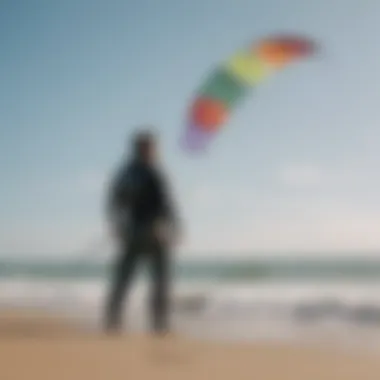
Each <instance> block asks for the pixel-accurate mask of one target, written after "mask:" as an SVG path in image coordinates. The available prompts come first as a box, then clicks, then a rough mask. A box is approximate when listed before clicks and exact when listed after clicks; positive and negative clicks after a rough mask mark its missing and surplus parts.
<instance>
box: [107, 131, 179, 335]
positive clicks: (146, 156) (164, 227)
mask: <svg viewBox="0 0 380 380" xmlns="http://www.w3.org/2000/svg"><path fill="white" fill-rule="evenodd" d="M132 150H133V153H132V157H131V159H130V160H128V161H126V162H125V163H124V164H123V166H122V168H121V170H120V171H119V173H118V175H117V176H116V179H115V181H114V183H113V184H112V185H111V189H110V194H109V200H108V215H109V220H110V223H111V228H112V231H113V234H114V237H116V240H117V242H118V245H119V254H118V257H117V260H116V263H115V267H114V269H113V274H112V283H111V289H110V293H109V296H108V299H107V303H106V329H107V331H117V330H118V329H119V328H120V327H121V325H122V323H121V322H122V308H123V303H124V302H123V301H124V298H125V297H127V296H128V293H129V291H130V285H131V281H132V277H133V275H134V274H135V270H136V267H137V264H138V263H139V262H140V261H142V259H144V258H145V259H147V261H148V263H149V265H150V269H151V280H152V290H151V301H150V317H151V326H152V329H153V331H154V332H156V333H164V332H166V331H168V329H169V320H168V319H169V294H168V293H169V289H168V286H169V280H170V262H171V258H170V252H169V248H170V243H171V240H172V239H171V238H172V237H173V232H174V231H175V229H176V227H177V222H176V215H175V211H174V208H173V203H172V199H171V198H170V196H169V192H168V188H167V186H168V184H167V183H166V181H165V179H164V178H163V176H162V174H161V173H160V171H159V168H158V165H157V156H156V153H157V152H156V139H155V136H154V135H153V134H151V133H149V132H141V133H138V134H137V135H136V136H135V137H134V139H133V143H132ZM169 232H171V234H170V233H169ZM170 235H172V236H170Z"/></svg>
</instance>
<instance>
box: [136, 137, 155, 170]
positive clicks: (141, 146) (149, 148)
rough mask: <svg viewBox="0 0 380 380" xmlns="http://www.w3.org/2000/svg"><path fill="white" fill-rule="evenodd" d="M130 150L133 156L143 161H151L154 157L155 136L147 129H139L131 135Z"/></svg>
mask: <svg viewBox="0 0 380 380" xmlns="http://www.w3.org/2000/svg"><path fill="white" fill-rule="evenodd" d="M132 150H133V156H134V158H136V159H138V160H141V161H144V162H149V163H151V162H153V161H155V159H156V154H157V152H156V150H157V138H156V136H155V134H154V133H153V132H151V131H149V130H144V131H139V132H137V133H136V134H135V135H134V136H133V141H132Z"/></svg>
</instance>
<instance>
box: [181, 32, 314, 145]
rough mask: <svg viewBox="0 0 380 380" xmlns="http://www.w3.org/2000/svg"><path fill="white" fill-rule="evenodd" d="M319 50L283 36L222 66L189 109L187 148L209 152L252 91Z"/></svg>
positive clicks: (259, 44) (299, 39) (255, 46)
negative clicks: (232, 115)
mask: <svg viewBox="0 0 380 380" xmlns="http://www.w3.org/2000/svg"><path fill="white" fill-rule="evenodd" d="M316 49H317V48H316V44H315V42H314V41H311V40H310V39H308V38H305V37H300V36H286V35H279V36H274V37H269V38H265V39H262V40H260V41H258V42H257V43H254V44H252V45H251V46H249V47H248V48H247V49H245V50H242V51H239V52H238V53H237V54H235V55H233V56H232V57H230V58H228V59H227V61H225V62H223V63H221V64H220V65H219V66H218V67H216V68H215V69H214V70H213V71H212V72H211V74H210V75H209V76H208V78H206V80H205V82H204V83H203V84H202V85H201V87H200V89H199V90H198V92H197V93H196V95H195V98H194V100H193V102H192V104H191V105H190V107H189V112H188V118H187V122H186V128H185V135H184V143H185V146H186V148H188V149H189V150H190V151H197V152H199V151H201V150H203V149H205V148H206V147H207V146H208V144H209V143H210V142H211V140H212V139H213V137H214V136H215V135H216V134H217V133H218V132H219V131H220V130H221V128H222V127H223V126H224V125H225V124H226V123H227V121H228V119H229V117H230V114H231V112H232V111H233V110H234V109H235V108H236V107H237V106H238V105H239V103H240V102H241V101H242V99H243V98H244V97H245V96H247V94H248V93H249V92H250V90H252V88H254V87H255V86H256V85H258V84H260V83H261V82H263V81H264V80H265V79H266V78H267V77H268V76H270V75H272V74H273V73H274V72H275V71H278V70H280V69H282V68H284V67H285V66H287V65H289V64H291V63H293V62H296V61H298V60H300V59H305V58H307V57H309V56H311V55H312V54H313V53H314V52H315V51H316Z"/></svg>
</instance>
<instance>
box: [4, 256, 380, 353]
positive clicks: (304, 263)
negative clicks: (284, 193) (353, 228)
mask: <svg viewBox="0 0 380 380" xmlns="http://www.w3.org/2000/svg"><path fill="white" fill-rule="evenodd" d="M314 257H316V256H314ZM108 269H109V267H108V265H107V264H105V263H102V262H99V261H96V260H91V259H89V258H85V259H82V260H78V259H75V260H74V259H70V260H66V261H63V260H60V261H57V260H55V261H54V260H47V259H39V260H37V259H34V260H29V261H26V260H23V261H16V260H9V259H4V258H3V259H0V307H17V308H24V307H25V308H31V307H32V308H37V309H42V310H46V311H48V312H54V313H60V314H64V315H66V316H67V317H71V318H73V319H74V320H75V321H77V322H78V323H83V325H86V326H88V327H89V328H94V329H99V328H100V327H101V323H102V307H103V302H104V298H105V294H106V293H105V292H106V291H107V286H108V281H107V280H108V273H109V271H108ZM144 270H146V268H144V269H143V270H142V273H141V275H140V276H139V277H138V279H137V281H136V285H135V286H134V288H133V291H132V294H131V297H130V302H129V308H128V310H126V313H125V314H126V315H125V318H126V320H128V323H127V326H128V328H129V329H133V330H136V331H139V330H143V329H145V328H147V321H146V318H145V312H144V311H145V307H146V298H147V296H148V294H147V293H148V292H149V282H148V281H147V277H146V273H144ZM173 273H174V287H173V294H172V320H173V324H174V327H175V329H176V330H177V331H179V332H180V333H181V334H185V335H189V336H192V337H199V338H203V339H204V338H210V339H228V340H234V339H235V340H249V341H254V340H302V341H307V342H315V343H317V342H326V341H330V342H331V344H335V343H336V344H339V345H342V344H343V345H344V346H345V347H358V346H360V347H362V348H363V347H367V348H374V347H376V348H380V260H375V259H359V258H357V259H352V258H351V259H332V258H329V259H300V258H293V259H291V258H287V259H278V258H276V259H250V260H248V259H245V260H242V259H234V260H225V259H223V260H222V259H220V260H192V261H178V262H177V264H176V265H175V268H174V270H173Z"/></svg>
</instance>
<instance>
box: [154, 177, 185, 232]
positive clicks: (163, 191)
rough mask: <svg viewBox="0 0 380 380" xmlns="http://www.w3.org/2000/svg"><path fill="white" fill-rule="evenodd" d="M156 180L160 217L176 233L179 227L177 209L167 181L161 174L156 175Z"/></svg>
mask: <svg viewBox="0 0 380 380" xmlns="http://www.w3.org/2000/svg"><path fill="white" fill-rule="evenodd" d="M157 179H158V181H157V187H158V189H157V190H158V193H159V196H160V199H161V204H162V212H163V215H162V216H163V218H164V219H166V220H167V221H169V223H170V224H171V225H172V226H173V228H174V229H175V231H177V232H178V230H179V227H180V221H179V215H178V209H177V205H176V202H175V200H174V197H173V193H172V189H171V187H170V184H169V181H168V180H167V178H166V177H165V176H164V175H163V174H162V173H158V175H157Z"/></svg>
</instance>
